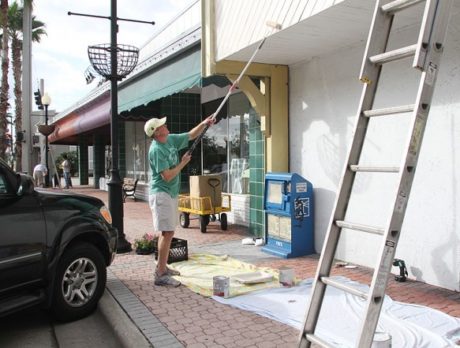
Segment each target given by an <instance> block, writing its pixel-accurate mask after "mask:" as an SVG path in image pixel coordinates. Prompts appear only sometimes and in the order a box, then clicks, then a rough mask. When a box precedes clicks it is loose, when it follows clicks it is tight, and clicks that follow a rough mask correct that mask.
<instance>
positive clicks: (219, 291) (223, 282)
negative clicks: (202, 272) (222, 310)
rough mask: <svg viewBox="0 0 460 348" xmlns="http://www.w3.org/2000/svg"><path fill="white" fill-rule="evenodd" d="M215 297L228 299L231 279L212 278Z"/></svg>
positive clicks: (223, 277)
mask: <svg viewBox="0 0 460 348" xmlns="http://www.w3.org/2000/svg"><path fill="white" fill-rule="evenodd" d="M212 282H213V284H212V288H213V292H212V293H213V295H214V296H220V297H223V298H228V295H229V291H230V278H229V277H225V276H214V277H213V278H212Z"/></svg>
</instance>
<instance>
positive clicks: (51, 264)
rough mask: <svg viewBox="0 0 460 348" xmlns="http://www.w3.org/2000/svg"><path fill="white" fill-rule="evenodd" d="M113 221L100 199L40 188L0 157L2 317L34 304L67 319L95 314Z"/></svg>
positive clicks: (111, 251)
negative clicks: (37, 188)
mask: <svg viewBox="0 0 460 348" xmlns="http://www.w3.org/2000/svg"><path fill="white" fill-rule="evenodd" d="M111 220H112V218H111V216H110V213H109V211H108V209H107V208H106V207H105V205H104V203H103V202H102V201H101V200H99V199H97V198H93V197H87V196H83V195H76V194H66V193H61V192H52V191H46V190H41V191H35V189H34V185H33V181H32V178H31V177H29V176H27V175H24V174H17V173H15V172H14V171H12V170H11V168H10V167H9V166H8V165H7V163H6V162H5V161H3V160H2V159H0V316H3V315H6V314H9V313H12V312H14V311H17V310H19V309H22V308H25V307H29V306H32V305H36V304H42V305H44V306H45V307H46V308H49V309H51V311H52V313H53V314H54V316H55V317H56V319H58V320H61V321H71V320H76V319H80V318H82V317H84V316H86V315H88V314H90V313H91V312H92V311H93V310H94V309H95V308H96V306H97V303H98V301H99V299H100V297H101V296H102V293H103V291H104V289H105V284H106V278H107V270H106V267H107V266H109V265H110V264H111V262H112V260H113V257H114V255H115V251H116V243H117V231H116V229H115V228H114V227H112V225H111Z"/></svg>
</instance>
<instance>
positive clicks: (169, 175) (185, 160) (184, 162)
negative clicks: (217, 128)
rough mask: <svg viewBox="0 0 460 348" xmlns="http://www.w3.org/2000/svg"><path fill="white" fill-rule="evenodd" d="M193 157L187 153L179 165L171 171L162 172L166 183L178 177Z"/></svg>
mask: <svg viewBox="0 0 460 348" xmlns="http://www.w3.org/2000/svg"><path fill="white" fill-rule="evenodd" d="M191 158H192V155H190V154H189V153H188V152H186V153H185V154H184V155H183V156H182V159H181V161H180V162H179V164H178V165H177V166H175V167H173V168H171V169H165V170H163V171H162V172H161V177H162V178H163V180H164V181H166V182H170V181H171V180H172V179H174V178H175V177H176V175H177V174H179V173H180V171H181V170H182V169H183V168H184V167H185V166H186V165H187V163H188V162H190V159H191Z"/></svg>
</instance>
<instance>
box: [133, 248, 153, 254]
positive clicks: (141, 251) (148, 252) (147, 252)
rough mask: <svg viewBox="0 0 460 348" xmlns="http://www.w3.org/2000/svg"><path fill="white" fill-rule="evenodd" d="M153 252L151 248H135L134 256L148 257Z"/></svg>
mask: <svg viewBox="0 0 460 348" xmlns="http://www.w3.org/2000/svg"><path fill="white" fill-rule="evenodd" d="M154 251H155V249H154V248H151V249H139V248H137V249H136V254H138V255H149V254H153V253H154Z"/></svg>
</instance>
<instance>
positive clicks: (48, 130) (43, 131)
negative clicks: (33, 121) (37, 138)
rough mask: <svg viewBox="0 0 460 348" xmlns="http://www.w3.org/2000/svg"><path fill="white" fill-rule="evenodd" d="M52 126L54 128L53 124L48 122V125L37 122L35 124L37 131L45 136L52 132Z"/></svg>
mask: <svg viewBox="0 0 460 348" xmlns="http://www.w3.org/2000/svg"><path fill="white" fill-rule="evenodd" d="M54 128H55V125H54V124H49V125H46V124H39V125H38V126H37V129H38V131H39V132H40V133H41V134H43V135H44V136H46V137H47V136H48V135H50V134H51V133H53V132H54Z"/></svg>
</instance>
